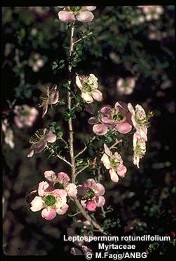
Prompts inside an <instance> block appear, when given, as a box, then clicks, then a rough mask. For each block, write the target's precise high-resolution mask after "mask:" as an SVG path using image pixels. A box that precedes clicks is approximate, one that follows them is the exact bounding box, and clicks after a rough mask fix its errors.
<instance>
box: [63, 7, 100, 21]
mask: <svg viewBox="0 0 176 261" xmlns="http://www.w3.org/2000/svg"><path fill="white" fill-rule="evenodd" d="M60 8H63V11H59V13H58V17H59V19H60V20H61V21H62V22H64V23H71V22H74V21H76V20H77V21H80V22H84V23H86V22H91V21H92V20H93V19H94V15H93V13H92V12H91V11H93V10H95V9H96V6H60Z"/></svg>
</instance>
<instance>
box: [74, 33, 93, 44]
mask: <svg viewBox="0 0 176 261" xmlns="http://www.w3.org/2000/svg"><path fill="white" fill-rule="evenodd" d="M91 34H93V33H92V32H89V33H88V34H86V35H84V36H83V37H82V38H80V39H78V40H77V41H76V42H74V44H76V43H79V42H80V41H82V40H83V39H85V38H86V37H88V36H89V35H91Z"/></svg>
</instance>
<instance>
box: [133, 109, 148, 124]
mask: <svg viewBox="0 0 176 261" xmlns="http://www.w3.org/2000/svg"><path fill="white" fill-rule="evenodd" d="M135 119H136V122H137V123H138V124H139V125H140V126H142V125H147V119H146V116H145V115H143V113H140V112H139V113H137V114H136V117H135Z"/></svg>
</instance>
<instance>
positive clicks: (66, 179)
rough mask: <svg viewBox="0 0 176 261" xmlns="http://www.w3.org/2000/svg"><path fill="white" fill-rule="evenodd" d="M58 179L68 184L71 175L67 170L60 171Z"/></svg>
mask: <svg viewBox="0 0 176 261" xmlns="http://www.w3.org/2000/svg"><path fill="white" fill-rule="evenodd" d="M57 179H58V181H59V182H60V183H66V184H68V183H69V181H70V178H69V176H68V175H67V174H66V173H65V172H59V173H58V174H57Z"/></svg>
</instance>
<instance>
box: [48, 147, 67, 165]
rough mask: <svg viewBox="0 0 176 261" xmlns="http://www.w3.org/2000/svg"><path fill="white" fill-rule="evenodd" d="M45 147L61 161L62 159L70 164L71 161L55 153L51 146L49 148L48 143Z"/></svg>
mask: <svg viewBox="0 0 176 261" xmlns="http://www.w3.org/2000/svg"><path fill="white" fill-rule="evenodd" d="M47 149H48V150H49V152H51V153H52V154H53V155H54V156H55V157H57V158H59V159H61V160H62V161H64V162H65V163H67V164H68V165H69V166H72V165H71V163H70V162H69V161H67V160H66V159H65V158H64V157H62V156H61V155H59V154H57V153H56V152H55V151H54V150H53V148H50V147H49V146H48V145H47Z"/></svg>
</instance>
